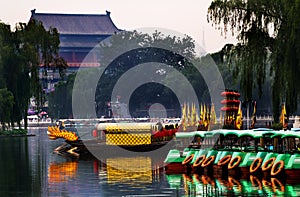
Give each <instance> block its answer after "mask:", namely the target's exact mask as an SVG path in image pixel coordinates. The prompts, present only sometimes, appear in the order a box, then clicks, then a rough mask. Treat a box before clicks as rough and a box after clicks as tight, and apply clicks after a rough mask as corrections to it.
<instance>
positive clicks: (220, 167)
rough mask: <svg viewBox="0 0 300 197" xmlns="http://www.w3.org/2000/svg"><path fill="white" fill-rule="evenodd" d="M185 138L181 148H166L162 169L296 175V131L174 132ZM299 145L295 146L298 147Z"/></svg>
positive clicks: (299, 157)
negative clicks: (188, 140)
mask: <svg viewBox="0 0 300 197" xmlns="http://www.w3.org/2000/svg"><path fill="white" fill-rule="evenodd" d="M184 138H189V139H190V142H191V144H190V145H189V146H187V147H186V148H185V149H184V150H183V151H180V150H179V149H173V150H170V152H169V154H168V155H167V157H166V159H165V161H164V162H165V171H166V173H167V174H171V173H182V172H184V173H189V172H196V173H213V174H214V175H215V176H222V175H224V174H226V175H242V176H249V175H250V174H255V175H264V176H271V177H278V176H283V177H286V178H288V179H297V178H300V173H299V172H300V146H299V147H298V145H297V143H298V142H299V138H300V132H296V131H283V130H282V131H275V130H272V129H264V128H262V129H254V130H215V131H211V132H201V131H196V132H191V133H189V134H185V135H183V134H181V133H176V139H177V141H180V139H182V140H183V141H184ZM298 148H299V150H298Z"/></svg>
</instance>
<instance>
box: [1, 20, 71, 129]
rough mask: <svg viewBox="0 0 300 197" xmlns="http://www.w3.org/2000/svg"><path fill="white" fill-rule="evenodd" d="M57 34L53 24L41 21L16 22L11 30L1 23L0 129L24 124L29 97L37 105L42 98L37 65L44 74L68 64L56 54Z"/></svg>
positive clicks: (61, 69)
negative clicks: (48, 25) (46, 27)
mask: <svg viewBox="0 0 300 197" xmlns="http://www.w3.org/2000/svg"><path fill="white" fill-rule="evenodd" d="M58 47H59V34H58V32H57V30H56V29H55V28H50V29H49V30H45V28H44V27H43V24H42V23H40V22H38V21H35V20H30V21H29V22H28V23H27V24H25V23H19V24H17V25H16V27H15V29H14V30H13V31H12V30H11V27H10V26H9V25H7V24H4V23H0V82H1V83H0V121H1V124H2V127H3V129H5V127H6V126H10V127H14V126H15V123H17V125H18V127H19V128H20V127H21V120H22V119H24V121H25V125H24V126H25V128H27V111H28V105H29V99H30V97H32V96H34V97H35V98H36V100H37V102H38V103H37V104H38V106H42V105H43V103H44V101H45V94H44V92H43V87H42V86H41V83H40V73H39V71H40V68H41V66H42V69H43V75H47V70H48V69H50V68H58V69H59V70H60V71H62V73H63V70H64V69H65V68H66V66H67V64H66V62H65V61H64V60H63V58H61V57H60V56H59V54H58Z"/></svg>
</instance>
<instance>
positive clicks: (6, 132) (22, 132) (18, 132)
mask: <svg viewBox="0 0 300 197" xmlns="http://www.w3.org/2000/svg"><path fill="white" fill-rule="evenodd" d="M26 134H27V130H26V129H12V130H0V135H26Z"/></svg>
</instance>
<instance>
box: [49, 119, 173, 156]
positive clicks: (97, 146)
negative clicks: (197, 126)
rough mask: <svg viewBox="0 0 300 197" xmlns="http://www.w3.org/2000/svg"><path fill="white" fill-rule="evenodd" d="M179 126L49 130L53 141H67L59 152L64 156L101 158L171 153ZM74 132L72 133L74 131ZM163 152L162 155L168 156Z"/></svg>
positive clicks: (109, 124)
mask: <svg viewBox="0 0 300 197" xmlns="http://www.w3.org/2000/svg"><path fill="white" fill-rule="evenodd" d="M178 129H179V126H178V123H166V124H163V123H161V122H101V123H98V124H96V125H95V126H94V127H88V128H84V127H81V128H76V127H73V128H72V129H71V128H60V127H59V126H51V127H50V126H49V127H48V137H49V139H51V140H56V139H59V138H61V139H64V140H65V144H63V145H62V146H60V147H58V148H57V149H55V152H56V153H58V154H60V155H63V156H72V157H80V156H87V155H89V156H90V155H93V156H96V157H97V158H99V157H100V158H101V157H110V156H119V155H122V154H123V155H126V156H131V155H133V156H134V155H136V154H137V153H143V154H144V155H147V154H150V153H151V151H153V150H156V149H158V148H162V150H161V151H165V152H166V154H167V151H168V150H169V148H170V146H171V145H172V143H171V141H172V139H173V136H174V135H175V133H176V132H177V131H178ZM71 130H72V131H71ZM166 154H165V155H164V154H163V153H162V152H161V153H160V156H164V157H165V156H166Z"/></svg>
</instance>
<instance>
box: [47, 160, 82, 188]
mask: <svg viewBox="0 0 300 197" xmlns="http://www.w3.org/2000/svg"><path fill="white" fill-rule="evenodd" d="M77 169H78V162H77V161H69V162H65V163H56V162H52V163H50V164H49V167H48V183H49V184H52V183H61V182H66V181H68V180H69V179H71V178H75V177H76V174H77Z"/></svg>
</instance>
